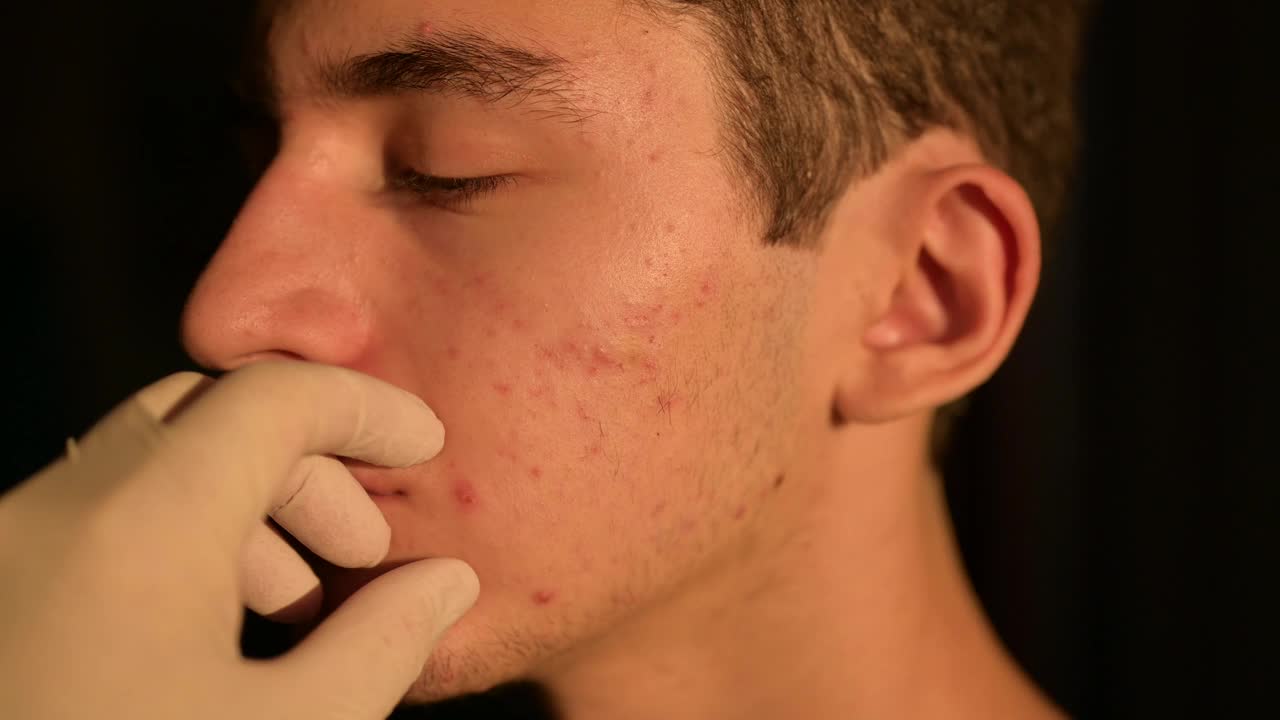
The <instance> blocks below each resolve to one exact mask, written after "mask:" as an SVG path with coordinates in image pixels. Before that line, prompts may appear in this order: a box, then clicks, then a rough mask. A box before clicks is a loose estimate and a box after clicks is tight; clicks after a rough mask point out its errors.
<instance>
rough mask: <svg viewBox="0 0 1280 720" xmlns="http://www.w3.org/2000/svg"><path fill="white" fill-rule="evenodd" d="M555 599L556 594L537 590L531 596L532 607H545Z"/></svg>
mask: <svg viewBox="0 0 1280 720" xmlns="http://www.w3.org/2000/svg"><path fill="white" fill-rule="evenodd" d="M555 599H556V594H555V593H554V592H551V591H550V590H539V591H537V592H535V593H534V594H533V604H534V605H547V604H549V603H550V602H551V601H552V600H555Z"/></svg>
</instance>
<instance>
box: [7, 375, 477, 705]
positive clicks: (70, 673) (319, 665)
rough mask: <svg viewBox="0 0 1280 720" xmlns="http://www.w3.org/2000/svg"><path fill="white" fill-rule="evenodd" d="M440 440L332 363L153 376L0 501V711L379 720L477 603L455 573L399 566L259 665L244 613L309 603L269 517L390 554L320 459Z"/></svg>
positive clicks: (393, 462) (419, 416)
mask: <svg viewBox="0 0 1280 720" xmlns="http://www.w3.org/2000/svg"><path fill="white" fill-rule="evenodd" d="M443 441H444V429H443V427H442V426H441V425H440V422H439V421H438V420H437V419H436V417H435V415H434V414H433V413H432V412H431V410H430V409H428V408H427V406H426V405H425V404H423V403H422V401H421V400H419V399H418V398H416V397H414V396H413V395H411V394H409V393H407V392H404V391H402V390H399V389H397V388H395V387H392V386H390V385H388V384H386V383H383V382H380V381H378V380H375V379H373V378H369V377H367V376H363V375H360V374H358V373H355V372H352V371H348V370H343V369H340V368H333V367H324V366H318V365H309V364H304V363H286V362H278V363H262V364H257V365H253V366H250V367H247V368H244V369H242V370H238V371H236V372H233V373H230V374H229V375H227V376H226V377H225V378H223V379H221V380H219V381H218V382H216V383H215V382H212V381H210V380H209V379H208V378H205V377H203V376H201V375H198V374H195V373H185V374H179V375H174V376H171V377H169V378H166V379H165V380H162V381H160V382H158V383H156V384H155V385H152V386H150V387H148V388H146V389H145V390H143V391H142V392H140V393H139V394H138V395H137V396H135V397H134V398H132V399H131V400H129V401H128V402H125V403H124V404H123V405H121V406H120V407H118V408H117V409H116V410H114V411H113V412H112V413H111V414H110V415H108V416H107V417H106V418H105V419H104V420H102V421H101V422H100V423H99V424H98V425H97V426H96V427H94V428H93V429H92V430H91V431H90V432H89V434H88V435H87V436H86V437H85V438H84V440H83V442H82V443H81V444H79V445H78V446H77V445H76V444H75V443H73V442H71V441H68V453H67V456H66V457H64V458H62V459H61V460H59V461H58V462H56V463H54V464H53V465H51V466H49V467H48V468H46V469H45V470H43V471H42V472H40V473H39V474H38V475H36V476H35V477H33V478H31V479H29V480H28V481H27V482H25V483H24V484H22V485H20V486H19V487H17V488H16V489H15V490H13V491H12V492H10V493H9V494H8V495H6V496H4V497H2V498H0V716H3V717H4V718H10V719H12V720H18V719H19V718H63V717H66V718H71V717H75V718H85V717H94V718H129V719H130V720H135V719H137V720H142V719H146V718H157V719H160V718H163V719H164V720H172V719H174V718H218V719H219V720H223V719H224V718H272V719H275V718H300V719H301V718H306V720H319V719H323V718H383V717H385V716H386V715H387V714H388V713H389V712H390V711H391V710H392V709H394V707H395V705H396V703H397V702H398V701H399V700H400V699H401V698H402V697H403V695H404V693H405V691H406V690H407V689H408V687H409V685H410V684H411V683H412V681H413V680H414V679H415V678H416V677H417V675H418V673H419V672H420V670H421V668H422V665H423V663H424V662H425V661H426V658H427V656H428V654H429V653H430V650H431V648H432V647H433V646H434V644H435V643H436V641H437V640H438V639H439V637H440V635H441V634H442V633H443V632H444V631H445V630H446V629H447V628H448V627H449V626H451V625H452V624H453V622H454V621H455V620H456V619H457V618H458V617H459V616H460V615H461V614H462V613H464V612H465V611H466V610H467V609H469V608H470V607H471V605H472V604H473V603H474V602H475V598H476V594H477V593H478V588H479V586H478V582H477V580H476V576H475V573H474V572H472V570H471V568H470V567H468V566H467V565H466V564H464V563H462V562H461V561H457V560H445V559H433V560H424V561H420V562H416V563H412V564H409V565H405V566H402V567H399V568H396V569H395V570H392V571H390V572H388V573H386V574H385V575H382V576H381V577H379V578H378V579H377V580H375V581H373V582H372V583H370V584H369V585H367V586H365V587H364V588H363V589H361V590H360V591H359V592H357V593H356V594H355V595H353V596H352V597H351V598H350V599H348V600H347V602H345V603H344V604H343V605H342V606H341V607H339V608H338V609H337V611H335V612H334V614H333V615H332V616H330V617H329V618H328V619H326V620H325V621H324V622H323V623H321V624H320V625H319V626H317V627H316V629H315V630H313V631H312V633H311V634H310V635H309V636H308V637H307V638H306V639H305V640H304V641H303V642H302V643H301V644H300V645H299V646H298V647H296V648H295V649H294V650H293V651H291V652H290V653H288V654H286V655H284V656H282V657H280V658H277V659H274V660H270V661H257V660H252V661H251V660H246V659H244V658H242V657H241V655H240V652H239V641H238V638H239V630H240V624H241V620H242V612H243V611H242V607H243V605H244V604H245V603H248V604H250V605H251V606H252V607H255V609H258V610H260V611H263V612H268V613H270V612H272V611H277V610H281V609H282V608H286V607H287V606H288V605H290V604H291V603H295V601H298V600H299V599H300V598H307V597H308V596H310V597H309V600H308V601H306V602H304V603H303V605H304V607H303V611H304V613H305V612H306V611H309V610H311V609H314V607H315V600H316V599H317V598H316V597H315V595H316V593H315V592H314V591H315V590H316V589H317V587H318V585H317V581H316V579H315V576H314V574H312V573H311V571H310V569H309V568H308V567H307V565H306V564H305V563H304V562H303V561H302V559H301V558H299V557H298V556H297V555H296V554H295V553H294V552H293V550H292V549H291V548H290V547H289V546H288V545H287V544H286V543H285V541H284V540H283V539H282V538H280V537H279V536H278V535H276V534H274V533H273V532H272V531H271V530H270V529H268V528H267V526H266V525H264V523H263V519H264V517H265V516H266V515H267V514H268V513H270V514H271V515H272V516H273V517H274V518H275V519H276V521H277V522H278V523H279V524H280V525H281V526H282V527H284V528H285V529H287V530H288V531H289V532H290V534H292V535H294V536H296V537H297V538H298V539H299V540H300V541H301V542H303V543H305V544H306V545H307V546H308V547H309V548H311V549H312V550H314V551H315V552H316V553H317V554H319V555H321V556H322V557H325V558H326V559H328V560H330V561H332V562H334V563H337V564H342V565H348V566H360V565H366V566H371V565H374V564H376V563H377V562H378V561H380V560H381V559H382V558H383V557H384V556H385V554H386V552H387V548H388V542H389V538H390V532H389V530H388V529H387V525H386V521H385V520H384V519H383V518H382V515H381V513H379V511H378V509H377V507H376V506H375V505H374V504H373V502H372V501H371V500H370V499H369V497H368V495H367V494H365V492H364V491H363V490H362V489H361V488H360V486H359V485H358V484H357V483H356V482H355V480H354V479H353V478H352V477H351V476H350V474H349V473H347V471H346V469H345V468H344V467H343V465H342V464H341V463H340V462H339V461H337V460H335V459H333V458H332V457H328V456H330V455H338V456H343V457H351V458H356V459H359V460H364V461H366V462H370V463H374V464H379V465H386V466H396V467H402V466H408V465H413V464H415V463H419V462H423V461H425V460H427V459H429V458H431V457H433V456H434V455H435V454H436V453H438V452H439V450H440V448H441V446H442V444H443ZM294 609H295V610H296V608H294ZM294 614H297V613H294Z"/></svg>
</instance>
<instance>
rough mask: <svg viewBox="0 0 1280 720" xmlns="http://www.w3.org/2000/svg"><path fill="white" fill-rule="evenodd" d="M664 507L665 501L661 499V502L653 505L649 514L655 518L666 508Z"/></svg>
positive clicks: (665, 505)
mask: <svg viewBox="0 0 1280 720" xmlns="http://www.w3.org/2000/svg"><path fill="white" fill-rule="evenodd" d="M666 509H667V501H666V500H663V501H662V502H659V503H658V504H657V505H654V506H653V512H652V513H650V515H651V516H653V517H655V518H656V517H658V516H659V515H661V514H662V511H663V510H666Z"/></svg>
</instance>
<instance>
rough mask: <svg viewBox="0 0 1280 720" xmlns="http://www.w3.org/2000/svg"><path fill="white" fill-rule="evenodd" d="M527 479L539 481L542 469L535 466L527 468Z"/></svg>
mask: <svg viewBox="0 0 1280 720" xmlns="http://www.w3.org/2000/svg"><path fill="white" fill-rule="evenodd" d="M529 477H531V478H533V479H534V480H538V479H540V478H541V477H542V468H540V467H538V466H537V465H534V466H533V467H531V468H529Z"/></svg>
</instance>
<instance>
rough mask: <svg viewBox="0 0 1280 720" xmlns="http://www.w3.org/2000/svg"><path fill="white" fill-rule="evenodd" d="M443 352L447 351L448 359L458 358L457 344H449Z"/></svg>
mask: <svg viewBox="0 0 1280 720" xmlns="http://www.w3.org/2000/svg"><path fill="white" fill-rule="evenodd" d="M445 352H447V353H448V354H449V359H450V360H457V359H458V355H459V354H460V353H459V352H458V346H457V345H450V346H449V349H448V350H446V351H445Z"/></svg>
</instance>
